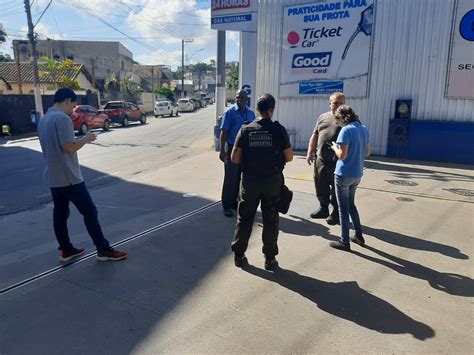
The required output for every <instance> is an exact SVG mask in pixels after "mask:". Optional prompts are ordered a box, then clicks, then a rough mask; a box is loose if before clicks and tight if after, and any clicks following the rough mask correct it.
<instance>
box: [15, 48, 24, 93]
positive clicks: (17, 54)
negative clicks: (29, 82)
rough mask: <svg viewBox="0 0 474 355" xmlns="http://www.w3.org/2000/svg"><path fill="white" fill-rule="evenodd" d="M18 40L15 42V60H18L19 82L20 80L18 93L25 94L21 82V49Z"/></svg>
mask: <svg viewBox="0 0 474 355" xmlns="http://www.w3.org/2000/svg"><path fill="white" fill-rule="evenodd" d="M18 45H19V43H18V41H14V42H13V48H14V51H15V61H16V72H17V82H18V93H19V94H20V95H22V94H23V86H22V83H21V81H22V80H21V66H20V51H19V49H18Z"/></svg>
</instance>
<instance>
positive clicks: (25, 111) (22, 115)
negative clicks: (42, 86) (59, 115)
mask: <svg viewBox="0 0 474 355" xmlns="http://www.w3.org/2000/svg"><path fill="white" fill-rule="evenodd" d="M41 98H42V101H43V109H44V111H45V112H46V111H47V110H48V108H49V107H51V106H53V104H54V95H43V96H42V97H41ZM77 103H78V105H91V106H94V107H96V108H98V98H97V95H96V94H95V93H90V94H86V95H78V96H77ZM34 109H35V98H34V96H33V95H0V126H2V125H9V126H10V133H11V134H12V135H17V134H23V133H31V132H36V124H35V123H34V122H32V120H31V114H30V111H31V110H34Z"/></svg>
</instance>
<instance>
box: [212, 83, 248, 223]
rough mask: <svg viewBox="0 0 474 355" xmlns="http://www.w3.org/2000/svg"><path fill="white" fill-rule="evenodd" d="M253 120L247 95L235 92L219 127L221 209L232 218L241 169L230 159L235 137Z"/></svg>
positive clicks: (235, 205)
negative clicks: (222, 177)
mask: <svg viewBox="0 0 474 355" xmlns="http://www.w3.org/2000/svg"><path fill="white" fill-rule="evenodd" d="M253 120H255V113H253V111H252V110H251V109H250V108H249V107H247V93H246V92H245V91H244V90H239V91H237V95H236V96H235V105H233V106H232V107H229V109H228V110H227V111H226V112H225V113H224V116H223V117H222V125H221V137H220V139H221V151H220V154H219V159H220V160H221V161H222V162H223V163H224V171H225V175H224V184H223V186H222V208H223V209H224V215H225V216H227V217H232V216H233V215H234V214H233V213H232V209H237V196H238V195H239V185H240V175H241V172H242V171H241V169H240V165H239V164H234V163H233V162H232V161H231V159H230V154H231V153H232V148H233V147H234V142H235V137H236V136H237V133H238V132H239V130H240V127H241V126H242V124H243V123H244V122H252V121H253Z"/></svg>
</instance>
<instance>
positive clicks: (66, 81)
mask: <svg viewBox="0 0 474 355" xmlns="http://www.w3.org/2000/svg"><path fill="white" fill-rule="evenodd" d="M41 59H42V60H43V63H40V64H39V65H38V69H39V76H40V77H46V76H51V77H52V78H53V80H54V85H55V86H56V89H58V88H65V87H67V88H70V89H73V90H78V89H80V88H81V86H80V85H79V81H77V80H76V79H71V78H70V77H69V76H68V75H66V74H69V73H70V72H71V71H72V72H74V73H79V71H80V68H79V67H78V66H77V65H76V64H74V62H73V61H72V60H71V59H66V60H63V61H58V60H56V59H50V58H48V57H43V58H41Z"/></svg>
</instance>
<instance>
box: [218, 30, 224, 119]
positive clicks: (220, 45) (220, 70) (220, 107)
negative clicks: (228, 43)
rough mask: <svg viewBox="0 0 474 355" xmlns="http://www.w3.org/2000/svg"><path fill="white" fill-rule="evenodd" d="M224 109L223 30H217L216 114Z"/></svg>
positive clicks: (220, 113)
mask: <svg viewBox="0 0 474 355" xmlns="http://www.w3.org/2000/svg"><path fill="white" fill-rule="evenodd" d="M224 111H225V31H221V30H219V31H217V68H216V116H217V117H220V116H222V114H223V113H224Z"/></svg>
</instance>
